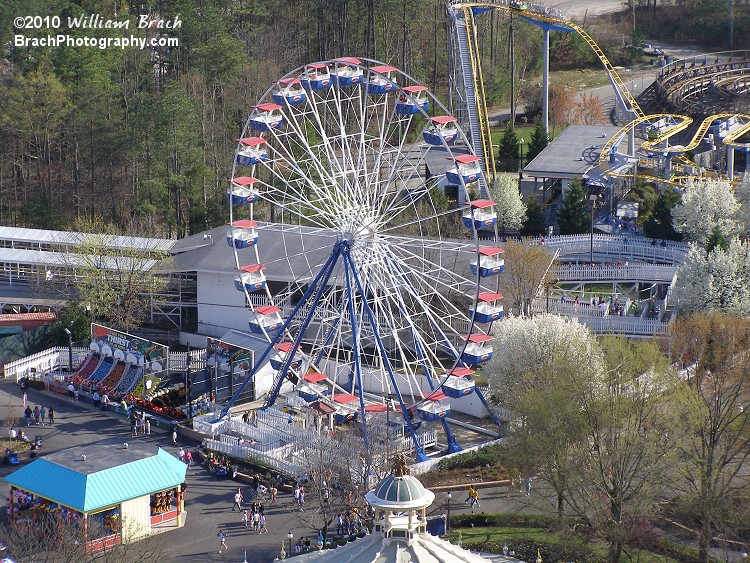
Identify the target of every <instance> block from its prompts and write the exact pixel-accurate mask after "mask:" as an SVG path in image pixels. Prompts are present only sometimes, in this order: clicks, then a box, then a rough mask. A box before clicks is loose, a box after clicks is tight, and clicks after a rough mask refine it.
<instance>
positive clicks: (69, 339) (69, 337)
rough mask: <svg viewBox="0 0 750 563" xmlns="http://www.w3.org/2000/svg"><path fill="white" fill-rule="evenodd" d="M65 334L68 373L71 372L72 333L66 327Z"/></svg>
mask: <svg viewBox="0 0 750 563" xmlns="http://www.w3.org/2000/svg"><path fill="white" fill-rule="evenodd" d="M65 334H67V335H68V372H71V371H73V333H72V332H70V329H69V328H67V327H66V328H65Z"/></svg>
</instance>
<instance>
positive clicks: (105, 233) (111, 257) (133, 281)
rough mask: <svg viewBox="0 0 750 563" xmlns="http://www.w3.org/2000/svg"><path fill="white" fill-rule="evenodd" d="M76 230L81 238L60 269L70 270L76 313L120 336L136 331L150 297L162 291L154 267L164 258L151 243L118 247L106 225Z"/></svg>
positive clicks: (84, 225) (135, 239) (143, 241)
mask: <svg viewBox="0 0 750 563" xmlns="http://www.w3.org/2000/svg"><path fill="white" fill-rule="evenodd" d="M79 226H80V227H82V228H81V229H79V231H80V232H81V233H82V234H81V235H80V239H79V242H78V244H77V245H76V246H75V247H74V249H73V252H72V253H71V254H69V255H68V258H67V260H68V261H69V264H67V265H66V266H67V267H68V268H70V269H71V270H73V269H75V271H76V278H75V281H74V284H73V285H74V288H75V292H76V302H77V305H78V308H79V309H80V310H82V311H84V310H85V311H87V312H89V313H90V314H91V317H92V319H93V320H99V321H104V322H107V323H109V324H110V325H112V326H115V327H117V328H120V329H122V330H125V331H128V330H131V329H133V328H135V327H137V326H139V325H140V323H141V322H142V321H143V319H144V317H145V315H146V312H147V311H148V309H149V306H150V300H151V297H152V296H153V295H155V294H157V293H159V292H160V291H161V290H162V289H163V288H164V286H165V283H166V282H165V278H164V276H163V275H161V273H160V272H158V271H157V270H156V268H155V266H156V262H157V260H163V259H165V258H166V253H165V252H164V251H163V250H161V249H159V248H158V242H156V241H154V240H153V239H148V238H140V237H133V238H131V239H130V240H129V241H126V242H124V243H123V241H122V240H121V237H119V236H118V235H117V234H115V230H114V228H113V227H112V226H111V225H106V224H104V223H101V222H94V223H91V222H85V223H79ZM160 266H161V267H164V266H165V264H164V263H163V262H162V264H160Z"/></svg>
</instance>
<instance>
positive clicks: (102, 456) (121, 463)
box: [5, 440, 187, 551]
mask: <svg viewBox="0 0 750 563" xmlns="http://www.w3.org/2000/svg"><path fill="white" fill-rule="evenodd" d="M186 472H187V466H186V465H185V464H184V463H183V462H181V461H180V460H179V459H177V458H176V457H174V456H173V455H172V454H170V453H168V452H166V451H165V450H163V449H161V448H159V447H155V446H153V445H151V444H146V443H145V442H141V441H139V440H133V441H129V442H127V443H125V442H122V441H121V440H105V441H102V442H97V443H94V444H88V445H86V446H77V447H74V448H69V449H65V450H62V451H59V452H56V453H53V454H49V455H46V456H44V457H41V458H39V459H37V460H35V461H33V462H32V463H30V464H28V465H26V466H25V467H22V468H21V469H19V470H17V471H14V472H13V473H11V474H10V475H8V476H7V477H6V478H5V481H6V482H7V483H8V484H9V485H10V502H9V513H10V522H11V525H12V524H20V523H25V524H29V525H33V523H36V522H40V521H42V520H44V521H45V522H50V521H52V522H55V521H56V522H57V523H59V525H61V526H63V525H71V526H75V527H77V528H80V527H82V528H83V533H84V536H85V537H86V549H87V551H97V550H99V549H104V548H106V547H110V546H112V545H117V544H119V543H129V542H132V541H135V540H138V539H140V538H143V537H145V536H148V535H150V534H151V533H152V532H154V531H156V530H157V529H158V528H170V527H173V528H177V527H181V526H182V525H183V524H184V519H185V504H184V489H185V488H184V482H185V474H186Z"/></svg>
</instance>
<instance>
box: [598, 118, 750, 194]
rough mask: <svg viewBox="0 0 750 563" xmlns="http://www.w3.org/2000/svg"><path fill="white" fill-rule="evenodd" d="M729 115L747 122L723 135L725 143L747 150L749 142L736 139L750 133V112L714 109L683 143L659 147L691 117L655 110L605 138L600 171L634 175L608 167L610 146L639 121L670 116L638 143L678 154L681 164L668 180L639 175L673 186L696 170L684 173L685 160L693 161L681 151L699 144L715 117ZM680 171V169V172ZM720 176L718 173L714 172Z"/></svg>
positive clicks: (681, 128) (654, 150)
mask: <svg viewBox="0 0 750 563" xmlns="http://www.w3.org/2000/svg"><path fill="white" fill-rule="evenodd" d="M731 117H735V118H739V119H743V120H746V121H747V122H746V123H744V124H740V126H739V127H737V128H736V129H735V130H734V131H732V132H731V133H729V134H728V135H726V136H725V137H724V138H723V139H722V143H723V144H724V145H726V146H729V147H733V148H736V149H742V150H747V149H750V143H739V142H737V139H739V138H740V137H742V136H743V135H745V134H746V133H750V115H745V114H737V113H717V114H716V115H711V116H709V117H707V118H706V119H704V120H703V121H702V122H701V124H700V127H698V130H697V131H696V132H695V134H694V135H693V138H692V139H691V140H690V142H689V143H688V144H687V145H685V146H680V145H675V146H671V147H666V146H665V147H659V146H658V145H659V144H661V143H664V142H666V141H668V140H669V138H670V137H673V136H674V135H676V134H677V133H679V132H681V131H684V130H685V129H687V127H688V126H689V125H690V124H691V123H692V122H693V120H692V119H691V118H690V117H687V116H684V115H679V114H674V113H658V114H653V115H646V116H643V117H639V118H638V119H634V120H633V121H631V122H630V123H628V124H627V125H625V126H624V127H622V128H621V129H620V130H619V131H618V132H617V133H615V134H614V135H613V136H612V138H610V139H609V141H607V142H606V143H605V144H604V146H603V147H602V150H601V152H600V153H599V168H600V169H601V171H602V172H603V173H604V174H605V175H607V176H612V177H618V178H626V177H631V176H633V174H632V173H630V172H627V173H625V172H616V171H614V170H612V169H610V167H609V156H610V153H611V152H612V148H613V147H614V146H615V145H616V144H618V143H619V142H620V141H621V140H622V138H623V137H624V136H625V135H627V134H628V133H629V132H630V130H631V129H633V128H635V127H637V126H638V125H641V124H643V123H649V122H656V121H659V120H661V119H672V120H674V121H675V122H676V123H675V124H674V125H672V126H670V127H668V128H667V129H665V130H664V131H662V132H661V133H660V134H659V135H658V136H656V137H653V138H651V139H648V140H647V141H645V142H644V143H643V144H642V145H641V149H643V150H645V151H647V152H657V153H658V152H662V153H663V152H669V153H672V154H677V155H679V156H681V157H682V160H681V164H679V165H677V166H675V172H677V174H676V175H674V176H672V177H670V179H669V180H667V179H666V178H662V177H660V176H654V175H652V174H639V177H640V178H643V179H644V180H651V181H654V182H660V183H665V184H671V185H674V186H682V185H683V183H684V182H685V180H687V179H688V178H690V177H693V176H694V175H695V174H694V173H693V174H688V173H685V172H687V170H686V169H685V164H684V163H687V164H688V165H693V166H694V164H693V163H692V162H691V161H690V160H688V159H687V158H686V157H684V153H686V152H688V151H692V150H694V149H695V148H697V147H698V146H699V145H700V144H701V141H702V140H703V138H704V137H705V136H706V134H707V133H708V130H709V128H710V127H711V125H712V124H713V122H714V121H719V120H722V119H729V118H731ZM680 172H682V173H680ZM716 177H717V178H718V177H719V176H718V175H717V176H716Z"/></svg>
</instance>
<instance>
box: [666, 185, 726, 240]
mask: <svg viewBox="0 0 750 563" xmlns="http://www.w3.org/2000/svg"><path fill="white" fill-rule="evenodd" d="M739 209H740V204H739V203H738V202H737V199H736V198H735V195H734V191H733V190H732V187H731V186H730V185H729V182H727V181H725V180H696V179H691V180H689V181H688V183H687V184H686V185H685V191H684V192H683V194H682V201H681V202H680V203H679V204H678V205H677V206H676V207H675V208H674V209H673V210H672V224H673V225H674V228H675V230H676V231H677V232H678V233H682V234H683V236H684V237H685V238H686V239H687V240H689V241H695V242H698V243H700V244H702V245H703V244H705V243H706V240H708V237H709V235H710V234H711V232H712V231H713V230H714V228H716V227H718V229H719V231H721V234H723V235H724V236H725V237H727V238H729V237H733V236H735V235H736V234H737V233H738V225H737V220H736V215H737V212H738V210H739Z"/></svg>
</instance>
